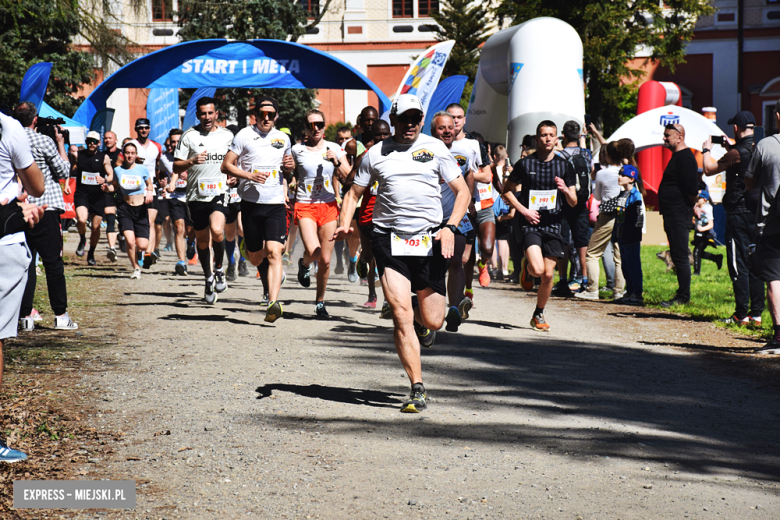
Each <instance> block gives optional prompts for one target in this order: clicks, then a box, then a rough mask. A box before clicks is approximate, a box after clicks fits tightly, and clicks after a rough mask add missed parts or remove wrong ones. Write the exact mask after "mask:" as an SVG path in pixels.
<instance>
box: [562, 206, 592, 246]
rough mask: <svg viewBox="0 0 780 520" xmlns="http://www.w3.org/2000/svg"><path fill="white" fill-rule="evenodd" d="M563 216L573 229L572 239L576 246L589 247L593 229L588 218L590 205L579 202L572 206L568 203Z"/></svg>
mask: <svg viewBox="0 0 780 520" xmlns="http://www.w3.org/2000/svg"><path fill="white" fill-rule="evenodd" d="M563 217H564V221H565V222H566V223H567V224H568V225H569V229H570V230H571V239H572V242H573V243H574V247H576V248H580V247H588V242H590V233H591V231H592V230H591V227H590V219H589V218H588V206H586V205H585V204H582V205H580V204H577V205H576V206H574V207H573V208H572V207H571V206H569V205H568V204H564V206H563ZM562 224H563V223H562ZM564 236H566V235H564Z"/></svg>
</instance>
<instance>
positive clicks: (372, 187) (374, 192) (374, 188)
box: [371, 181, 379, 197]
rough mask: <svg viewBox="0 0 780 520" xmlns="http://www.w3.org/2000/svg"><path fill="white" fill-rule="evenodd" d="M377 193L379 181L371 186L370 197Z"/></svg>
mask: <svg viewBox="0 0 780 520" xmlns="http://www.w3.org/2000/svg"><path fill="white" fill-rule="evenodd" d="M378 193H379V181H374V184H372V185H371V195H373V196H375V197H376V195H377V194H378Z"/></svg>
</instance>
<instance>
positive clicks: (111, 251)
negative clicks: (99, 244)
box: [106, 247, 116, 262]
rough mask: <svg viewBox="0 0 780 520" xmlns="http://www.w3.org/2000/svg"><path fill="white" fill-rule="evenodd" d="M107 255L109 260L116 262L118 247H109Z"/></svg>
mask: <svg viewBox="0 0 780 520" xmlns="http://www.w3.org/2000/svg"><path fill="white" fill-rule="evenodd" d="M106 256H107V257H108V261H109V262H116V249H115V248H113V247H112V248H111V249H109V250H108V253H107V254H106Z"/></svg>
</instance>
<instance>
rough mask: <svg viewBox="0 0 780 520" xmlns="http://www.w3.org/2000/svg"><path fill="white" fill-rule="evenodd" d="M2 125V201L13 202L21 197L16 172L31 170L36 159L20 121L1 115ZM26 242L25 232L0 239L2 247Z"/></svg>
mask: <svg viewBox="0 0 780 520" xmlns="http://www.w3.org/2000/svg"><path fill="white" fill-rule="evenodd" d="M0 124H2V125H3V132H2V140H0V201H2V200H5V199H8V202H11V201H12V200H13V199H15V198H16V197H17V196H18V195H19V189H20V186H19V183H18V182H16V170H17V169H18V170H24V169H26V168H29V167H30V165H31V164H32V163H33V161H34V160H35V159H33V155H32V150H31V149H30V140H29V138H28V137H27V134H26V133H25V132H24V128H22V125H21V124H20V123H19V121H17V120H16V119H13V118H12V117H8V116H7V115H5V114H3V113H0ZM24 241H25V238H24V231H20V232H19V233H14V234H13V235H8V236H5V237H3V238H2V239H0V246H7V245H10V244H18V243H20V242H24Z"/></svg>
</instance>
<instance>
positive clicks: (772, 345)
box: [755, 338, 780, 355]
mask: <svg viewBox="0 0 780 520" xmlns="http://www.w3.org/2000/svg"><path fill="white" fill-rule="evenodd" d="M755 353H756V354H766V355H777V354H780V341H778V340H777V339H776V338H772V339H771V340H769V343H767V344H766V345H764V346H763V347H761V348H760V349H758V350H756V351H755Z"/></svg>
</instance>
